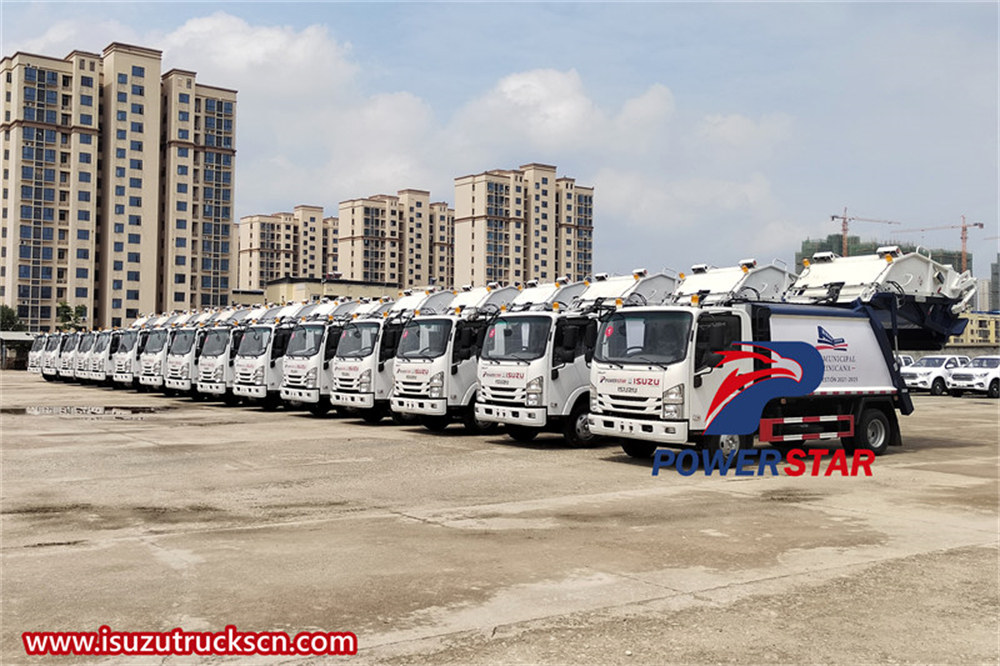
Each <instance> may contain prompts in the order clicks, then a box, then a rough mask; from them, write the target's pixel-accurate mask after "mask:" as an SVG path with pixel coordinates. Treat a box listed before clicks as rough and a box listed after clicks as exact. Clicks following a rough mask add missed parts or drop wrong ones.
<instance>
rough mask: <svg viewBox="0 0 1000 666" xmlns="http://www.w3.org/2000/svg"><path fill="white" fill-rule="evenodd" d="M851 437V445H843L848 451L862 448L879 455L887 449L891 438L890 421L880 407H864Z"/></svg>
mask: <svg viewBox="0 0 1000 666" xmlns="http://www.w3.org/2000/svg"><path fill="white" fill-rule="evenodd" d="M851 439H852V440H853V445H852V446H850V447H847V446H845V447H844V448H845V449H847V450H848V451H854V450H855V449H864V450H866V451H871V452H872V453H874V454H875V455H877V456H880V455H882V454H883V453H885V452H886V451H887V450H888V448H889V442H891V441H892V440H893V430H892V422H891V421H890V420H889V417H888V416H886V415H885V412H883V411H882V410H881V409H866V410H865V411H863V412H861V418H860V419H858V422H857V424H855V428H854V437H852V438H851Z"/></svg>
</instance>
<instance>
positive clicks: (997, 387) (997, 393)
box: [986, 379, 1000, 400]
mask: <svg viewBox="0 0 1000 666" xmlns="http://www.w3.org/2000/svg"><path fill="white" fill-rule="evenodd" d="M986 395H987V396H988V397H990V398H993V399H994V400H996V399H997V398H1000V379H994V380H993V381H992V382H990V388H989V389H988V390H987V391H986Z"/></svg>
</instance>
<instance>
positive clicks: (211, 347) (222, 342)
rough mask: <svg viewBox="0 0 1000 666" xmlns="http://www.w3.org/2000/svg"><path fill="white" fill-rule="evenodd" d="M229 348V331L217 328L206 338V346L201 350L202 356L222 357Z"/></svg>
mask: <svg viewBox="0 0 1000 666" xmlns="http://www.w3.org/2000/svg"><path fill="white" fill-rule="evenodd" d="M228 346H229V329H228V328H216V329H213V330H211V331H209V332H208V334H207V335H206V336H205V345H204V346H203V347H202V348H201V355H202V356H222V355H223V354H224V353H226V347H228Z"/></svg>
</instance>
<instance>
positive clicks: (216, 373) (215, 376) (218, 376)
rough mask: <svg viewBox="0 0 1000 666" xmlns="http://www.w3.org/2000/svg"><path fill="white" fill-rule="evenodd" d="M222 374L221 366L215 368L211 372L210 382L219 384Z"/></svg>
mask: <svg viewBox="0 0 1000 666" xmlns="http://www.w3.org/2000/svg"><path fill="white" fill-rule="evenodd" d="M222 373H223V369H222V366H221V365H220V366H219V367H217V368H216V369H215V370H213V371H212V381H215V382H221V381H222Z"/></svg>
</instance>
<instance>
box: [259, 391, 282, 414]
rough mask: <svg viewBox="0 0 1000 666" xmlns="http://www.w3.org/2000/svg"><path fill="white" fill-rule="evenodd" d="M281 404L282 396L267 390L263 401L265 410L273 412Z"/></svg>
mask: <svg viewBox="0 0 1000 666" xmlns="http://www.w3.org/2000/svg"><path fill="white" fill-rule="evenodd" d="M280 405H281V396H280V395H278V394H277V393H272V392H270V391H268V392H267V395H266V396H265V397H264V400H263V401H262V402H261V406H262V407H263V408H264V411H265V412H273V411H275V410H276V409H278V407H279V406H280Z"/></svg>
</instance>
